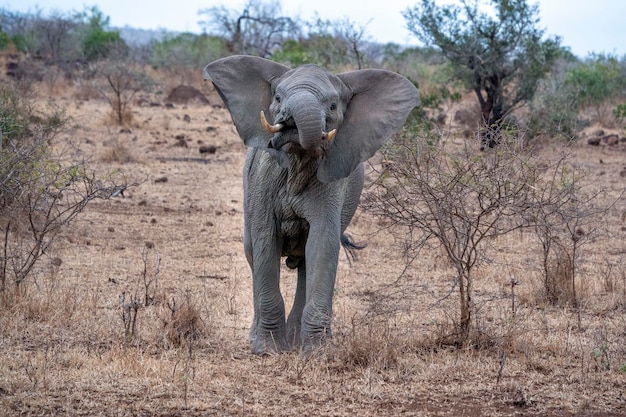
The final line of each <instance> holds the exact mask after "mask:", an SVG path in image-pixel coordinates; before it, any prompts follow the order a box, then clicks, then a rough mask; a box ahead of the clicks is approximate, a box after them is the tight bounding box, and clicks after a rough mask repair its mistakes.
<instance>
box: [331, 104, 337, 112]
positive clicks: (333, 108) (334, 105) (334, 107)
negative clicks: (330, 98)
mask: <svg viewBox="0 0 626 417" xmlns="http://www.w3.org/2000/svg"><path fill="white" fill-rule="evenodd" d="M330 110H331V111H335V110H337V103H332V104H331V105H330Z"/></svg>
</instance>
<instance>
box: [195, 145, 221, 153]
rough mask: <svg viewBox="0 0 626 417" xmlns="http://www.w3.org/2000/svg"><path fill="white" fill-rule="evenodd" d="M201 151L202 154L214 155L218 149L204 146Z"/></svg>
mask: <svg viewBox="0 0 626 417" xmlns="http://www.w3.org/2000/svg"><path fill="white" fill-rule="evenodd" d="M199 150H200V153H209V154H214V153H215V152H216V151H217V147H215V146H213V145H203V146H200V148H199Z"/></svg>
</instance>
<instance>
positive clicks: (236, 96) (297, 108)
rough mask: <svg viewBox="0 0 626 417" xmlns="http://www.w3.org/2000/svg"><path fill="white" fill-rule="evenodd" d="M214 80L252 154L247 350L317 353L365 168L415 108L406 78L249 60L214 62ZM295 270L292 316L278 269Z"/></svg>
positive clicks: (209, 71) (247, 188) (247, 206)
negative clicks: (250, 303) (282, 264)
mask: <svg viewBox="0 0 626 417" xmlns="http://www.w3.org/2000/svg"><path fill="white" fill-rule="evenodd" d="M204 78H205V80H210V81H211V82H212V83H213V85H214V87H215V89H216V90H217V92H218V93H219V95H220V97H221V98H222V100H223V101H224V104H225V105H226V107H227V108H228V110H229V112H230V114H231V117H232V120H233V123H234V124H235V127H236V128H237V132H238V133H239V136H241V138H242V139H243V142H244V143H245V144H246V146H248V154H247V158H246V163H245V166H244V171H243V185H244V249H245V254H246V258H247V260H248V263H249V264H250V269H251V270H252V279H253V298H254V319H253V322H252V327H251V329H250V346H251V349H252V352H254V353H258V354H265V353H272V352H282V351H288V350H292V349H304V350H310V349H311V348H313V347H315V346H318V345H320V344H322V343H323V342H324V341H325V340H327V339H328V338H329V337H330V334H331V330H330V327H331V318H332V298H333V291H334V286H335V276H336V272H337V263H338V259H339V252H340V247H341V244H344V245H350V244H351V242H350V241H349V239H347V237H346V235H345V234H344V231H345V229H346V227H347V226H348V224H349V223H350V220H351V219H352V216H353V215H354V213H355V211H356V209H357V206H358V203H359V198H360V195H361V190H362V188H363V179H364V169H363V162H364V161H365V160H367V159H368V158H370V157H371V156H372V155H373V154H374V153H375V152H376V151H377V150H378V148H379V147H380V146H381V145H382V144H383V143H384V142H385V141H386V140H387V139H388V138H389V137H390V136H392V135H393V134H395V133H397V132H398V131H399V130H400V129H401V128H402V126H403V125H404V123H405V122H406V118H407V117H408V115H409V113H410V112H411V110H412V109H413V108H415V107H416V106H418V105H419V93H418V90H417V88H415V86H414V85H413V84H412V83H411V82H410V81H409V80H407V79H406V78H404V77H403V76H401V75H399V74H396V73H393V72H390V71H385V70H376V69H366V70H358V71H350V72H344V73H340V74H335V75H333V74H331V73H330V72H328V71H326V70H324V69H322V68H320V67H318V66H315V65H304V66H300V67H297V68H294V69H291V68H289V67H287V66H284V65H281V64H278V63H276V62H273V61H270V60H267V59H263V58H258V57H252V56H231V57H228V58H223V59H220V60H217V61H214V62H212V63H210V64H208V65H207V66H206V67H205V68H204ZM282 257H286V258H287V259H286V264H287V266H288V267H289V268H291V269H297V280H298V281H297V284H296V293H295V299H294V303H293V306H292V308H291V311H290V313H289V317H287V318H286V314H285V303H284V301H283V297H282V295H281V293H280V261H281V258H282Z"/></svg>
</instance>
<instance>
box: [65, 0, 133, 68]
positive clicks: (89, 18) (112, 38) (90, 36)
mask: <svg viewBox="0 0 626 417" xmlns="http://www.w3.org/2000/svg"><path fill="white" fill-rule="evenodd" d="M77 19H79V20H82V21H83V22H84V24H85V26H86V28H85V33H84V34H83V36H82V37H81V51H82V54H83V57H84V58H85V59H86V60H87V61H97V60H99V59H104V58H107V57H109V56H110V55H111V54H112V53H113V51H115V53H116V54H120V53H121V51H127V50H128V47H127V45H126V43H125V42H124V40H123V39H122V37H121V36H120V33H119V32H117V31H109V30H107V28H108V26H109V24H110V20H111V19H110V17H109V16H105V15H104V13H102V11H101V10H100V9H98V7H97V6H92V7H90V8H86V9H85V11H83V12H82V13H80V14H78V15H77Z"/></svg>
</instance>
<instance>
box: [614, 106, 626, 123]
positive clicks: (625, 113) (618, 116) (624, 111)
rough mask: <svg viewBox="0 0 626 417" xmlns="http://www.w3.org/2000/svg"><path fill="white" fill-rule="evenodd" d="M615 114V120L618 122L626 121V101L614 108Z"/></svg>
mask: <svg viewBox="0 0 626 417" xmlns="http://www.w3.org/2000/svg"><path fill="white" fill-rule="evenodd" d="M613 116H615V120H616V121H617V122H618V123H623V122H624V121H626V103H624V104H618V105H617V107H615V109H614V110H613Z"/></svg>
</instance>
